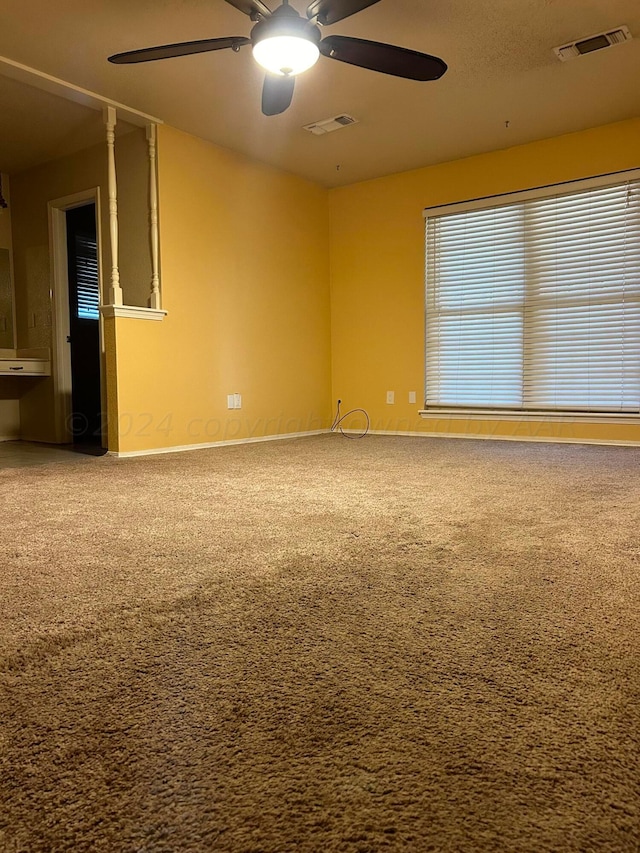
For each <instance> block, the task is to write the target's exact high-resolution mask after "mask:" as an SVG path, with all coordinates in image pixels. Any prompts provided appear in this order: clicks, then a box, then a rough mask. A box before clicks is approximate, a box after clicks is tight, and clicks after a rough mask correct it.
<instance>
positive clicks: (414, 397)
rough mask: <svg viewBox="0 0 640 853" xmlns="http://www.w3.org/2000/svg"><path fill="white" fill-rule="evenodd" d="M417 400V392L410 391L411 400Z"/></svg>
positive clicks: (413, 401) (411, 401)
mask: <svg viewBox="0 0 640 853" xmlns="http://www.w3.org/2000/svg"><path fill="white" fill-rule="evenodd" d="M415 401H416V392H415V391H409V402H410V403H415Z"/></svg>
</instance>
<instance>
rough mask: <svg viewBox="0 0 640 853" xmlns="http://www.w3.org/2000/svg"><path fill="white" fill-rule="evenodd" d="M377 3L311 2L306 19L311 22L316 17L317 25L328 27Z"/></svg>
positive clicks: (356, 0)
mask: <svg viewBox="0 0 640 853" xmlns="http://www.w3.org/2000/svg"><path fill="white" fill-rule="evenodd" d="M379 2H380V0H313V2H312V3H310V4H309V6H308V8H307V18H309V20H311V18H315V17H317V18H318V23H319V24H322V25H323V26H325V27H328V26H329V25H330V24H337V23H338V21H342V20H344V19H345V18H348V17H350V16H351V15H355V14H356V12H361V11H362V10H363V9H366V8H367V6H373V5H374V4H375V3H379Z"/></svg>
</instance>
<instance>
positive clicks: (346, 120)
mask: <svg viewBox="0 0 640 853" xmlns="http://www.w3.org/2000/svg"><path fill="white" fill-rule="evenodd" d="M357 123H358V119H357V118H354V117H353V116H348V115H340V116H334V117H333V118H326V119H324V120H323V121H314V122H313V124H305V126H304V128H303V130H308V131H309V133H313V135H314V136H324V134H325V133H333V131H334V130H340V128H341V127H348V126H349V125H350V124H357Z"/></svg>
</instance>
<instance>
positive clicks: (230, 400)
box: [227, 394, 236, 409]
mask: <svg viewBox="0 0 640 853" xmlns="http://www.w3.org/2000/svg"><path fill="white" fill-rule="evenodd" d="M235 407H236V395H235V394H227V409H235Z"/></svg>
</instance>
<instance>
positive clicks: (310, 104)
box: [0, 0, 640, 186]
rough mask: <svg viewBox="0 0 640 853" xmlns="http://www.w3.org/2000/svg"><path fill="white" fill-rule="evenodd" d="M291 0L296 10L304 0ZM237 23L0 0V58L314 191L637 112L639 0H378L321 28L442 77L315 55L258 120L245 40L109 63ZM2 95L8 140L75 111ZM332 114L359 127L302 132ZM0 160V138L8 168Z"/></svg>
mask: <svg viewBox="0 0 640 853" xmlns="http://www.w3.org/2000/svg"><path fill="white" fill-rule="evenodd" d="M292 2H293V5H295V6H296V7H297V8H298V9H299V11H302V10H303V8H304V6H305V5H306V4H305V3H303V2H299V0H292ZM620 24H627V25H628V26H629V27H630V29H631V32H632V33H633V34H634V36H636V38H635V39H634V40H633V41H631V42H629V43H627V44H624V45H621V46H619V47H614V48H609V49H607V50H604V51H601V52H598V53H594V54H591V55H588V56H586V57H582V58H580V59H576V60H574V61H571V62H567V63H560V62H559V61H558V60H557V59H556V58H555V56H554V54H553V52H552V48H553V47H554V46H556V45H559V44H562V43H564V42H566V41H571V40H573V39H577V38H581V37H584V36H588V35H590V34H592V33H595V32H599V31H601V30H605V29H610V28H612V27H614V26H618V25H620ZM250 28H251V22H250V21H249V19H248V18H247V17H245V16H244V15H242V14H241V13H240V12H238V11H237V10H235V9H234V8H232V7H231V6H229V5H228V4H227V3H225V2H224V0H135V2H131V0H109V2H104V0H57V2H55V3H52V2H51V0H3V3H2V6H1V7H0V54H2V55H4V56H7V57H9V58H11V59H14V60H16V61H18V62H22V63H25V64H27V65H31V66H33V67H35V68H38V69H39V70H42V71H45V72H48V73H49V74H53V75H55V76H58V77H61V78H63V79H65V80H68V81H70V82H72V83H75V84H76V85H79V86H83V87H85V88H87V89H91V90H93V91H96V92H98V93H100V94H102V95H104V96H106V97H109V98H112V99H114V100H117V101H121V102H123V103H126V104H128V105H130V106H131V107H134V108H136V109H138V110H141V111H144V112H148V113H152V114H154V115H157V116H159V117H160V118H162V119H163V120H164V121H166V122H167V123H168V124H171V125H174V126H175V127H179V128H181V129H183V130H186V131H188V132H191V133H194V134H196V135H198V136H201V137H204V138H205V139H209V140H211V141H213V142H216V143H218V144H221V145H224V146H227V147H229V148H232V149H235V150H237V151H242V152H244V153H246V154H248V155H250V156H252V157H255V158H257V159H260V160H264V161H266V162H269V163H272V164H274V165H276V166H278V167H280V168H283V169H286V170H289V171H292V172H295V173H297V174H300V175H303V176H306V177H307V178H309V179H311V180H314V181H317V182H319V183H321V184H324V185H326V186H336V185H340V184H348V183H352V182H355V181H360V180H364V179H367V178H373V177H378V176H381V175H385V174H389V173H392V172H398V171H403V170H407V169H413V168H417V167H419V166H424V165H428V164H431V163H436V162H442V161H446V160H452V159H456V158H459V157H465V156H469V155H472V154H475V153H480V152H483V151H489V150H493V149H497V148H504V147H507V146H510V145H515V144H520V143H524V142H528V141H531V140H534V139H541V138H544V137H549V136H555V135H558V134H561V133H566V132H570V131H574V130H579V129H582V128H585V127H591V126H595V125H599V124H605V123H607V122H611V121H617V120H620V119H624V118H629V117H632V116H638V115H640V86H638V81H639V80H640V3H638V0H381V2H380V3H378V4H377V5H375V6H372V7H370V8H369V9H366V10H365V11H363V12H361V13H359V14H357V15H355V16H353V17H352V18H349V19H348V20H346V21H343V22H342V23H340V24H336V25H335V26H333V27H330V28H327V29H326V30H325V33H326V34H330V33H339V34H344V35H352V36H358V37H361V38H369V39H374V40H377V41H387V42H391V43H393V44H399V45H402V46H404V47H409V48H413V49H416V50H422V51H425V52H427V53H432V54H435V55H438V56H441V57H442V58H443V59H444V60H445V61H446V62H447V63H448V65H449V71H448V73H447V74H446V75H445V76H444V77H443V78H442V79H441V80H440V81H437V82H432V83H416V82H413V81H406V80H399V79H396V78H392V77H386V76H384V75H380V74H374V73H373V72H370V71H365V70H363V69H359V68H354V67H352V66H348V65H345V64H342V63H339V62H332V61H330V60H328V59H326V58H322V57H321V59H320V61H319V63H318V65H317V66H316V67H315V68H313V69H312V70H311V71H309V72H307V74H305V75H303V76H302V77H300V78H298V82H297V89H296V94H295V97H294V102H293V105H292V107H291V108H290V109H289V110H288V111H287V112H286V113H285V114H283V115H281V116H273V117H269V118H267V117H265V116H263V115H262V114H261V111H260V90H261V84H262V78H261V73H260V71H259V69H258V68H257V66H256V65H255V63H254V61H253V59H252V56H251V51H250V48H246V47H245V48H243V49H242V51H241V52H240V53H239V54H234V53H233V52H231V51H222V52H218V53H211V54H204V55H199V56H191V57H184V58H180V59H172V60H165V61H162V62H156V63H149V64H144V65H135V66H113V65H110V64H109V63H107V61H106V57H107V56H108V55H109V54H111V53H115V52H119V51H124V50H131V49H134V48H140V47H146V46H149V45H154V44H162V43H167V42H174V41H183V40H185V41H186V40H191V39H200V38H209V37H219V36H227V35H247V34H248V32H249V30H250ZM7 99H9V101H10V100H11V97H10V95H7V94H6V93H5V94H2V93H1V92H0V109H2V110H3V112H5V115H8V116H9V118H10V121H9V123H7V122H6V121H5V120H4V116H3V121H2V123H1V125H2V128H3V133H6V134H7V135H8V136H9V137H11V136H13V137H15V144H17V145H18V147H19V146H20V140H19V138H18V137H19V136H20V134H23V133H25V132H27V133H28V126H29V122H30V120H32V119H33V120H34V121H37V122H39V123H38V124H37V125H36V127H37V128H38V129H37V131H36V133H37V134H38V135H39V136H40V137H41V138H42V139H46V138H47V133H46V128H47V124H48V123H51V127H52V128H53V129H54V130H55V132H54V131H53V130H52V135H54V136H55V134H56V133H57V134H58V135H60V134H61V133H62V134H63V135H64V131H63V128H64V127H66V128H67V131H68V133H67V137H69V138H70V139H71V140H73V139H74V135H76V136H75V139H76V141H77V139H78V138H79V136H78V135H77V134H79V133H80V129H79V128H80V126H81V125H82V119H81V118H80V114H79V113H76V110H77V109H78V108H77V107H75V105H72V106H73V108H72V109H70V108H69V107H67V106H64V107H60V114H59V115H54V114H53V113H55V112H56V111H55V110H53V112H52V110H51V109H50V110H49V113H48V116H47V110H46V108H45V109H44V112H42V113H41V109H42V107H41V104H40V103H39V99H38V98H35V100H34V102H33V104H31V103H30V102H29V101H28V99H26V98H25V99H23V101H22V105H20V104H19V103H17V102H16V101H15V99H14V101H13V103H12V105H11V106H10V107H9V106H7V104H6V102H7ZM342 112H347V113H350V114H352V115H354V116H355V117H356V118H358V119H359V124H357V125H353V126H351V127H348V128H345V129H344V130H340V131H338V132H336V133H335V134H331V135H328V136H324V137H315V136H312V135H311V134H308V133H306V132H305V131H303V130H302V129H301V128H302V126H303V125H305V124H309V123H311V122H313V121H316V120H319V119H323V118H327V117H329V116H332V115H336V114H339V113H342ZM63 113H64V117H63ZM67 113H68V115H67ZM37 115H38V116H39V118H36V116H37ZM63 118H64V120H63ZM94 118H95V114H94ZM506 122H509V126H508V127H506ZM65 139H66V137H65ZM76 147H78V146H76ZM639 154H640V152H639ZM2 155H3V150H2V146H0V165H1V166H2V168H3V169H6V168H7V164H5V163H4V161H3V160H2ZM12 157H13V159H12V161H11V162H18V161H19V158H18V159H15V155H12ZM338 166H339V167H340V168H339V170H338V168H337V167H338Z"/></svg>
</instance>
